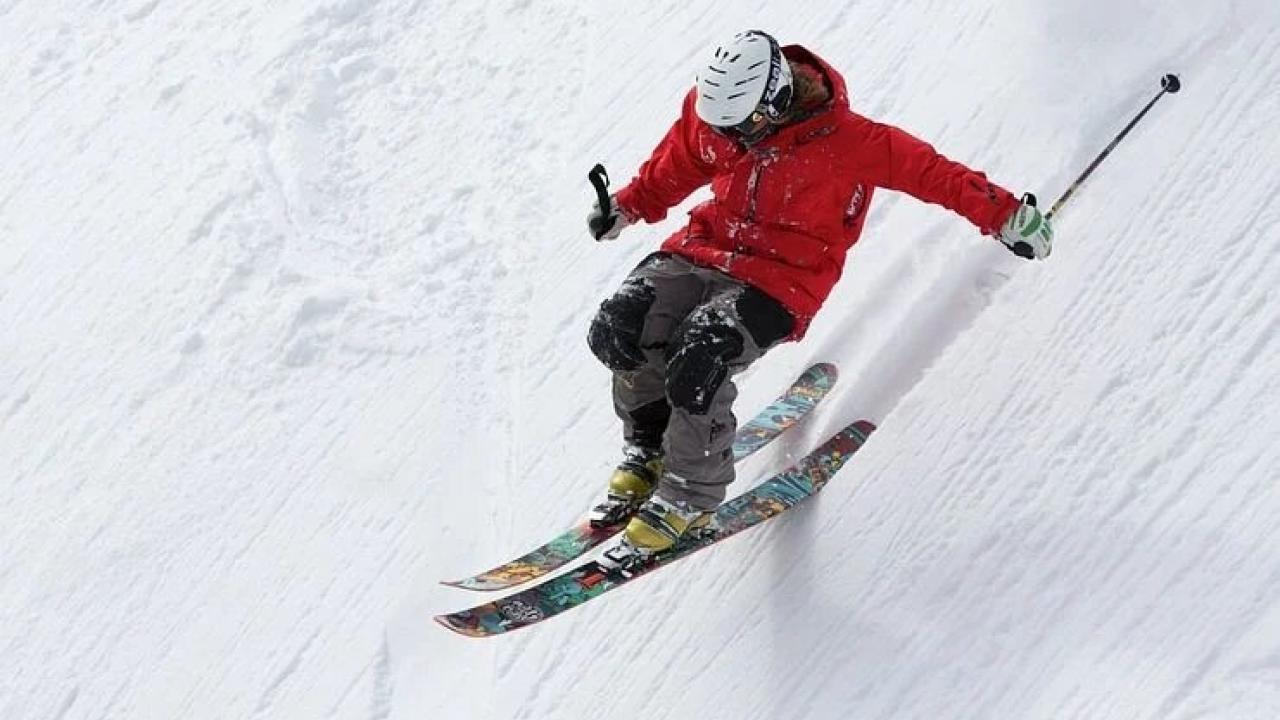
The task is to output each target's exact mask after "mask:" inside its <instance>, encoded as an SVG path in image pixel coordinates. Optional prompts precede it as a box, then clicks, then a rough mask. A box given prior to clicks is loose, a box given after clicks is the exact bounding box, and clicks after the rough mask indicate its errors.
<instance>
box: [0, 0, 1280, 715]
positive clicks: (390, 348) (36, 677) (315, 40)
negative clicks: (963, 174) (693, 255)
mask: <svg viewBox="0 0 1280 720" xmlns="http://www.w3.org/2000/svg"><path fill="white" fill-rule="evenodd" d="M636 5H643V7H639V8H637V7H635V6H636ZM1175 5H1176V7H1174V6H1175ZM746 27H761V28H765V29H770V30H772V31H774V32H775V33H776V34H778V35H779V36H781V37H782V38H783V39H784V41H789V42H792V41H793V42H801V43H804V44H806V45H808V46H810V47H811V48H812V49H814V50H815V51H817V52H819V53H820V54H822V55H824V56H825V57H827V58H828V59H829V60H830V61H832V62H833V63H834V64H835V65H836V66H838V67H840V68H842V69H844V70H845V72H846V74H847V76H848V79H849V83H850V89H851V93H852V95H853V98H854V103H855V105H856V106H857V107H858V108H859V109H861V110H862V111H863V112H865V113H866V114H869V115H872V116H875V117H879V118H883V119H885V120H889V121H892V122H895V123H898V124H900V125H903V126H905V127H907V128H908V129H910V130H912V131H914V132H916V133H917V134H919V135H921V136H923V137H926V138H928V139H929V140H931V141H932V142H934V143H935V144H936V145H937V146H938V147H939V148H940V149H941V150H943V151H944V152H945V153H947V154H949V155H951V156H953V157H956V158H958V159H962V160H965V161H968V162H970V163H972V164H973V165H975V166H977V167H981V168H983V169H985V170H987V171H988V172H989V173H990V174H991V175H992V176H993V177H994V178H995V179H996V180H997V181H999V182H1001V183H1003V184H1005V185H1006V186H1009V187H1011V188H1013V189H1015V190H1017V191H1023V190H1034V191H1037V192H1039V193H1040V195H1041V197H1042V198H1045V199H1046V200H1047V199H1051V198H1052V197H1054V196H1055V195H1056V194H1057V193H1059V192H1061V191H1062V190H1063V189H1064V188H1065V187H1066V185H1067V184H1068V183H1069V182H1070V180H1071V179H1072V177H1074V175H1075V173H1076V172H1078V170H1079V169H1080V168H1081V167H1082V166H1083V165H1084V164H1085V163H1087V162H1088V160H1089V159H1090V158H1091V157H1092V156H1093V155H1094V153H1096V152H1097V150H1098V149H1100V148H1101V147H1102V146H1103V145H1104V144H1105V143H1106V142H1107V141H1108V139H1109V138H1110V137H1111V136H1112V134H1113V133H1114V132H1115V131H1116V130H1117V129H1118V128H1119V127H1120V126H1122V125H1123V123H1124V122H1125V120H1126V119H1127V117H1128V116H1129V115H1130V114H1131V113H1132V112H1133V111H1134V110H1135V109H1136V108H1137V107H1139V106H1140V105H1141V104H1142V103H1143V102H1145V101H1146V99H1147V98H1149V97H1150V96H1151V95H1152V94H1153V93H1154V92H1155V91H1156V90H1157V81H1158V79H1159V76H1160V75H1161V74H1162V73H1164V72H1169V71H1176V72H1180V73H1181V75H1182V78H1183V80H1184V82H1185V84H1186V85H1185V88H1184V90H1183V92H1182V93H1181V94H1180V95H1178V96H1176V97H1174V98H1168V99H1166V100H1164V101H1162V104H1161V105H1160V106H1158V107H1157V109H1156V110H1155V111H1154V112H1153V114H1152V116H1151V117H1150V119H1149V120H1148V121H1146V122H1145V123H1144V125H1143V126H1142V127H1140V128H1139V129H1138V130H1137V131H1136V132H1135V133H1134V135H1133V136H1131V138H1130V139H1129V140H1127V141H1126V142H1125V144H1124V145H1123V146H1121V148H1120V149H1119V150H1118V151H1117V152H1116V153H1115V154H1114V155H1113V156H1112V158H1111V159H1110V160H1108V161H1107V164H1106V165H1104V166H1103V168H1102V169H1101V170H1100V171H1099V173H1098V174H1097V175H1096V176H1095V177H1094V178H1093V179H1092V180H1091V181H1090V183H1089V184H1088V185H1087V186H1086V187H1085V188H1084V190H1083V191H1082V192H1081V194H1080V195H1079V196H1077V197H1076V198H1075V199H1074V200H1073V201H1072V204H1071V205H1070V206H1069V207H1068V208H1067V210H1066V211H1065V212H1064V213H1063V214H1062V215H1061V217H1060V222H1059V224H1058V238H1059V239H1058V243H1059V244H1058V247H1057V250H1056V251H1055V253H1054V256H1053V258H1052V259H1051V260H1050V261H1048V262H1046V263H1043V264H1027V263H1023V262H1021V261H1018V260H1017V259H1015V258H1013V257H1011V256H1009V255H1008V254H1007V253H1005V252H1004V251H1003V250H1002V249H1001V248H999V247H997V246H995V245H994V244H993V243H992V242H991V241H989V240H985V239H983V238H980V237H977V236H976V235H975V233H974V232H973V231H972V229H971V228H969V227H968V226H967V225H966V224H965V223H964V222H963V221H961V220H958V219H956V218H954V217H952V216H950V215H948V214H947V213H946V212H945V211H942V210H939V209H937V208H933V207H926V206H922V205H920V204H919V203H917V202H915V201H913V200H911V199H909V198H902V197H898V196H894V195H893V194H891V193H885V194H883V195H882V196H880V198H879V201H878V205H877V206H876V207H875V208H874V209H873V212H872V215H871V218H870V221H869V223H868V228H867V232H866V235H865V238H864V241H863V242H862V243H861V244H860V245H859V246H858V247H857V248H856V249H855V251H854V253H853V255H852V257H851V261H850V263H849V267H848V271H847V273H846V277H845V278H844V280H843V281H842V283H841V285H840V286H839V287H838V289H837V291H836V293H835V294H834V296H833V297H832V299H831V301H830V303H829V305H828V308H827V310H826V311H825V312H824V314H823V315H821V316H820V317H819V319H818V321H817V323H816V324H815V326H814V328H813V331H812V332H811V335H810V337H809V338H808V339H807V340H806V341H805V342H804V343H802V344H797V345H791V346H787V347H784V348H782V349H780V350H778V351H775V352H774V353H773V354H772V355H771V356H770V357H769V358H768V359H767V360H766V361H765V362H764V363H762V364H761V365H760V366H759V368H758V369H753V371H752V372H751V373H749V374H748V375H746V376H744V377H743V378H742V384H743V396H742V400H741V402H742V404H743V406H744V408H746V407H755V406H756V405H758V404H759V403H760V402H763V401H764V400H765V399H767V398H769V397H771V396H772V395H773V394H775V393H776V392H777V391H778V390H779V389H780V388H781V387H783V386H784V385H785V384H786V382H787V381H789V380H790V379H791V378H792V377H793V376H794V375H795V374H796V373H797V372H799V371H800V370H801V369H803V368H804V367H805V366H806V365H808V364H809V363H810V362H812V361H817V360H829V361H834V362H836V363H838V364H839V365H840V366H841V368H842V371H843V379H842V381H841V383H840V385H839V386H838V388H837V391H836V392H835V394H834V395H833V398H832V399H831V400H828V402H827V404H826V405H824V407H823V409H822V410H821V411H820V412H819V413H818V414H817V416H816V417H814V418H813V419H812V421H811V422H809V423H808V424H807V425H806V426H805V427H804V428H802V429H801V431H799V432H796V433H795V434H794V435H793V436H790V437H788V439H787V440H786V441H782V442H779V444H778V445H779V447H778V448H777V449H776V451H770V452H767V453H762V455H761V456H760V457H758V458H753V459H752V460H751V461H750V462H749V463H748V464H746V465H745V470H744V476H750V477H755V476H758V475H759V474H761V473H764V472H767V471H768V470H769V469H770V468H774V467H777V466H780V465H782V464H784V463H785V462H786V458H787V455H788V454H794V453H797V452H801V451H803V450H804V449H806V448H807V447H809V446H811V445H812V444H813V443H815V442H817V441H818V440H819V439H820V438H822V437H824V436H825V435H826V434H827V433H829V432H830V431H831V430H833V429H835V428H836V427H838V426H840V425H843V424H844V423H845V422H847V421H849V420H852V419H855V418H857V417H869V418H871V419H873V420H875V421H877V422H878V423H879V424H880V425H881V430H880V431H879V433H878V434H877V435H876V436H875V437H874V438H873V439H872V442H871V443H869V444H868V446H867V447H866V448H864V450H863V451H862V453H861V454H860V455H859V457H858V458H857V459H856V460H855V461H854V462H853V464H852V465H851V466H850V467H849V468H848V469H846V470H845V471H844V472H842V473H841V474H840V475H839V476H838V477H837V478H836V479H835V480H834V481H833V483H832V484H831V485H830V486H829V487H828V488H827V490H826V491H824V494H823V496H822V497H821V498H819V499H818V500H817V501H815V502H813V503H812V504H811V505H810V506H809V507H807V508H805V509H804V510H803V511H801V512H798V513H796V514H794V515H793V516H791V517H787V518H785V519H781V520H779V521H778V522H776V523H774V525H773V526H772V527H767V528H762V529H760V530H757V531H753V532H752V533H750V534H749V535H744V536H743V537H742V538H740V539H737V540H735V541H733V542H731V543H727V544H725V545H724V546H722V547H721V548H718V549H716V550H715V551H711V552H708V553H706V554H704V555H702V556H700V557H698V558H697V559H696V560H690V561H688V562H686V563H682V564H681V565H680V566H676V567H673V568H671V569H670V570H665V571H663V572H662V573H660V574H658V575H655V576H653V577H651V578H646V579H644V580H643V581H641V582H639V583H637V584H636V585H634V586H632V587H630V588H629V589H626V590H623V591H619V592H618V593H617V594H616V595H610V596H609V597H608V598H607V599H602V600H600V601H599V602H596V603H592V604H591V605H589V606H587V607H585V608H582V609H581V610H578V611H575V612H573V613H570V614H569V615H566V616H565V617H564V618H561V619H557V620H555V621H553V622H550V623H548V624H547V625H545V626H542V627H539V628H537V629H535V630H530V631H527V632H525V633H521V634H519V635H516V636H512V637H510V638H504V639H501V640H496V641H488V642H480V641H475V640H469V639H465V638H460V637H457V636H454V635H451V634H449V633H447V632H445V631H443V630H441V629H440V628H438V627H436V626H435V625H434V624H432V623H431V622H430V617H431V615H432V614H434V613H437V612H440V611H446V610H452V609H456V608H459V607H463V606H466V605H468V604H471V603H472V602H474V601H475V600H476V599H477V597H476V596H474V595H469V594H465V593H462V592H461V591H457V590H452V589H448V588H443V587H439V586H437V585H436V584H435V583H436V581H437V580H440V579H444V578H450V577H454V576H457V575H459V574H465V573H467V572H470V571H474V570H477V569H480V568H483V567H486V566H488V565H490V564H492V563H493V562H496V561H500V560H503V559H506V558H508V557H509V556H511V554H512V553H513V552H516V551H522V550H524V549H527V547H529V546H531V545H534V544H536V543H538V542H540V541H542V540H544V539H546V537H547V536H548V535H549V533H551V532H552V531H555V530H558V529H560V528H561V527H563V526H564V525H566V524H567V523H569V522H571V521H572V520H574V519H575V518H576V517H577V516H578V515H579V513H581V512H582V511H584V510H585V509H586V508H587V506H588V505H589V503H590V502H591V500H592V499H593V498H594V496H595V494H596V493H597V492H598V490H599V486H600V482H601V481H602V479H603V478H604V476H605V474H606V473H607V471H608V468H609V466H610V464H611V460H612V458H613V455H614V454H615V452H616V450H615V448H616V444H617V440H616V428H615V426H614V422H613V420H612V417H611V412H610V410H609V406H608V400H607V396H606V393H607V390H606V380H607V377H606V374H605V372H604V371H603V370H602V369H601V368H600V367H599V366H598V365H597V364H596V363H595V362H594V360H593V359H592V358H591V357H590V356H589V353H588V352H587V350H586V347H585V342H584V340H583V334H584V331H585V328H586V323H587V321H588V319H589V317H590V315H591V313H592V311H593V309H594V307H595V305H596V304H597V303H598V301H599V300H600V299H601V298H602V297H604V296H605V295H606V294H607V293H608V292H610V291H611V289H612V288H613V287H614V286H615V285H616V283H617V282H618V281H619V279H620V278H621V277H622V276H623V275H624V274H625V272H626V271H627V270H628V269H629V267H630V266H631V265H632V264H633V263H634V262H636V261H637V260H638V259H639V258H640V257H642V256H643V255H644V254H645V253H646V252H647V251H648V250H650V249H651V248H652V247H653V245H654V244H655V243H656V242H658V241H659V240H660V239H661V238H663V237H665V234H666V233H667V232H669V231H670V230H671V229H673V228H674V227H676V225H677V223H678V222H679V219H680V217H679V216H680V214H679V213H673V218H672V219H671V220H669V221H668V222H666V223H664V224H663V225H661V226H659V227H651V228H640V229H632V230H630V231H628V233H627V234H626V235H624V239H623V240H622V241H621V242H619V243H615V244H611V245H606V246H597V245H595V244H594V243H592V242H591V241H590V240H589V239H588V238H587V237H586V234H585V232H584V231H583V217H584V215H585V212H586V210H587V209H588V206H589V203H590V191H589V187H588V186H587V185H586V182H585V172H586V170H587V169H588V168H589V167H590V166H591V164H592V163H594V162H595V161H597V160H604V161H606V162H607V163H608V165H609V167H610V168H611V169H612V171H613V174H614V176H615V178H616V179H617V180H618V181H619V182H620V181H622V180H624V179H625V178H626V177H627V176H628V175H629V174H630V173H631V172H632V171H633V170H634V168H635V167H636V165H637V164H638V163H639V162H640V161H641V160H642V159H643V158H644V157H645V156H646V155H647V153H648V151H649V149H650V148H651V147H652V145H653V144H654V142H656V140H657V139H658V137H659V136H660V135H661V133H662V132H663V131H664V129H665V128H666V126H667V124H668V123H669V122H670V120H671V118H672V117H673V115H674V112H675V109H676V104H677V102H678V100H679V98H680V96H681V94H682V93H683V92H684V91H685V89H686V88H687V87H688V83H689V82H690V80H691V78H692V74H693V64H694V62H695V59H696V58H697V57H698V56H699V53H700V52H702V51H703V50H704V49H705V47H706V46H707V45H708V44H709V43H710V42H712V41H715V40H718V39H720V38H722V37H724V36H725V35H726V34H730V33H732V32H734V31H737V30H740V29H743V28H746ZM0 51H2V53H3V57H4V58H5V59H6V62H5V63H4V65H3V66H2V67H0V88H3V90H0V92H2V93H3V100H4V102H3V103H0V467H2V468H3V475H0V503H2V505H0V506H2V507H4V508H5V510H6V513H5V514H6V517H5V520H4V521H3V522H0V548H2V551H0V717H3V718H19V719H24V720H25V719H27V718H31V719H35V718H60V719H63V720H73V719H79V718H156V719H161V718H165V719H167V718H177V717H182V718H325V717H332V718H344V719H345V718H360V719H365V718H371V719H372V718H377V719H399V718H406V719H407V718H423V717H431V718H495V719H496V718H524V719H541V718H573V717H594V716H607V717H618V718H632V717H637V718H638V717H647V718H683V717H733V718H748V719H759V720H764V719H765V718H837V717H839V718H843V717H859V718H1089V719H1091V720H1092V719H1095V718H1152V719H1156V718H1160V719H1166V718H1174V719H1177V720H1190V719H1192V718H1230V719H1232V720H1236V719H1240V718H1246V719H1252V718H1258V719H1262V718H1274V717H1276V716H1278V715H1280V555H1278V554H1277V552H1276V548H1277V547H1280V522H1277V520H1276V518H1278V517H1280V490H1277V489H1276V482H1275V481H1276V480H1277V479H1278V478H1280V443H1278V442H1277V437H1280V409H1278V408H1280V310H1278V309H1277V307H1278V305H1277V303H1278V301H1280V290H1278V289H1277V288H1280V234H1277V231H1276V228H1277V227H1278V226H1280V201H1277V200H1276V196H1277V194H1280V173H1278V172H1277V168H1280V131H1277V120H1280V84H1278V83H1277V81H1276V78H1277V77H1280V10H1278V9H1277V7H1276V4H1275V3H1274V2H1273V1H1272V0H1224V1H1221V2H1207V1H1202V2H1195V1H1193V2H1186V3H1169V2H1161V1H1157V0H1131V1H1129V2H1120V3H1116V2H1103V0H1081V1H1079V2H1072V3H1055V2H1049V1H1048V0H1029V1H1028V2H1021V3H1012V4H1011V3H1000V2H996V1H995V0H974V1H973V2H964V3H948V2H941V1H940V0H920V1H917V2H909V3H904V2H892V1H890V0H867V1H866V2H860V3H844V2H831V1H828V0H822V1H820V2H813V3H807V4H804V5H803V6H789V5H786V4H783V3H760V2H755V3H735V4H732V5H731V4H729V3H710V2H705V1H701V0H699V1H696V2H681V3H675V2H671V3H648V4H636V3H577V2H550V3H529V2H520V1H514V0H513V1H503V2H492V3H452V4H451V3H441V2H432V1H431V0H383V1H381V2H377V1H375V0H328V1H325V2H303V1H302V0H283V1H281V2H274V3H251V2H247V1H245V0H215V1H214V2H195V1H194V0H165V1H164V2H160V1H159V0H129V1H127V2H119V3H96V4H93V6H92V7H85V5H84V4H83V3H75V2H68V1H67V0H61V1H57V0H50V1H47V2H35V1H34V0H27V2H22V1H21V0H0Z"/></svg>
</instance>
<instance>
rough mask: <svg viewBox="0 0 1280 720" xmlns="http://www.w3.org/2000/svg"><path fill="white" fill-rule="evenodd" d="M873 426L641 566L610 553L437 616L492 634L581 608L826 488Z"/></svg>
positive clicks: (734, 504) (857, 429) (844, 434)
mask: <svg viewBox="0 0 1280 720" xmlns="http://www.w3.org/2000/svg"><path fill="white" fill-rule="evenodd" d="M874 430H875V425H873V424H871V423H870V422H867V421H866V420H860V421H858V422H856V423H854V424H852V425H850V426H848V427H846V428H845V429H844V430H841V431H840V432H839V433H837V434H836V435H835V436H833V437H832V438H831V439H830V440H828V441H827V442H825V443H823V444H822V446H821V447H819V448H818V449H817V450H814V451H813V452H812V453H810V454H808V455H806V456H805V457H804V458H803V459H801V460H800V462H798V463H796V464H795V465H794V466H792V467H790V468H788V469H787V470H784V471H783V472H781V473H778V474H777V475H774V476H773V477H771V478H769V479H768V480H765V481H764V482H762V483H760V484H759V485H757V486H755V487H754V488H752V489H751V490H748V491H747V492H745V493H743V494H742V495H739V496H738V497H736V498H734V499H732V500H730V501H728V502H726V503H725V504H724V505H721V506H720V508H719V509H718V510H717V511H716V514H715V519H714V520H712V522H711V525H710V526H708V528H707V529H706V530H705V531H703V532H702V533H700V534H699V535H698V536H697V537H693V538H687V539H685V540H682V541H681V542H680V543H678V544H677V545H676V546H675V547H674V548H672V549H671V550H670V551H668V552H665V553H660V554H658V555H655V556H653V557H652V558H649V559H648V560H647V561H645V562H644V564H642V565H639V566H636V565H631V564H629V565H627V566H626V568H625V569H624V568H623V567H621V566H619V565H617V564H616V563H614V562H612V561H610V560H608V559H607V558H604V559H601V560H593V561H590V562H586V563H583V564H582V565H580V566H578V567H577V568H575V569H573V570H571V571H569V572H568V573H565V574H564V575H560V576H559V577H554V578H551V579H549V580H546V581H544V582H542V583H540V584H538V585H535V586H533V587H531V588H528V589H527V590H523V591H521V592H518V593H515V594H514V595H509V596H507V597H505V598H501V599H499V600H494V601H493V602H489V603H485V604H483V605H478V606H476V607H473V608H471V609H469V610H461V611H459V612H455V613H450V614H448V615H439V616H436V618H435V620H436V622H438V623H440V624H441V625H443V626H445V627H447V628H449V629H450V630H453V631H454V632H457V633H460V634H462V635H468V636H471V637H488V636H491V635H501V634H503V633H507V632H511V631H512V630H519V629H520V628H523V627H528V626H530V625H533V624H535V623H538V622H542V621H543V620H546V619H547V618H550V617H554V616H556V615H559V614H560V613H562V612H565V611H566V610H571V609H573V608H575V607H578V606H579V605H581V604H583V603H585V602H587V601H589V600H591V599H592V598H596V597H599V596H600V595H603V594H604V593H606V592H608V591H610V590H612V589H614V588H616V587H619V586H621V585H625V584H626V583H628V582H630V581H632V580H634V579H636V578H638V577H640V576H642V575H645V574H647V573H649V572H651V571H653V570H656V569H657V568H660V567H663V566H664V565H670V564H671V563H673V562H675V561H677V560H679V559H680V558H683V557H685V556H687V555H690V554H692V553H694V552H697V551H698V550H701V549H702V548H705V547H707V546H708V545H712V544H715V543H717V542H720V541H721V540H724V539H725V538H728V537H732V536H733V535H736V534H737V533H739V532H742V531H743V530H746V529H748V528H750V527H754V526H756V525H759V524H760V523H762V522H764V521H766V520H768V519H770V518H772V517H775V516H777V515H779V514H781V513H783V512H785V511H786V510H788V509H790V508H792V507H794V506H795V505H797V504H798V503H800V502H801V501H803V500H804V499H806V498H808V497H810V496H812V495H813V494H814V493H816V492H818V491H819V490H821V489H822V487H823V486H824V485H826V483H827V481H828V480H830V479H831V476H832V475H834V474H835V473H836V472H837V471H839V470H840V468H841V467H842V466H843V465H844V463H845V462H846V461H847V460H848V459H849V458H850V457H851V456H852V455H853V453H854V452H856V451H857V450H858V448H860V447H862V444H863V443H864V442H866V439H867V436H868V435H870V434H871V432H872V431H874ZM606 555H608V553H606Z"/></svg>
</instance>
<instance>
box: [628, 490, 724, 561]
mask: <svg viewBox="0 0 1280 720" xmlns="http://www.w3.org/2000/svg"><path fill="white" fill-rule="evenodd" d="M712 514H713V513H712V512H711V511H710V510H692V509H690V508H689V507H688V506H686V505H685V504H684V503H678V502H674V503H673V502H668V501H667V500H664V499H663V498H662V496H661V495H655V496H653V497H652V498H650V499H649V501H648V502H646V503H645V504H644V505H642V506H641V507H640V510H639V511H638V512H637V513H636V515H635V517H633V518H631V522H629V523H627V529H626V530H623V531H622V537H623V540H624V541H625V542H626V543H627V544H628V545H630V546H631V547H632V548H633V549H634V550H635V551H637V552H639V553H640V554H642V555H652V554H654V553H660V552H663V551H666V550H670V549H671V548H672V546H674V545H675V544H676V541H678V540H679V539H680V538H682V537H684V536H685V535H687V534H689V533H690V532H692V531H695V530H698V529H699V528H703V527H706V526H707V524H709V523H710V522H711V517H712Z"/></svg>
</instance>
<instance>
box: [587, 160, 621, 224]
mask: <svg viewBox="0 0 1280 720" xmlns="http://www.w3.org/2000/svg"><path fill="white" fill-rule="evenodd" d="M587 179H588V180H590V181H591V186H592V187H594V188H595V189H596V203H597V205H598V207H599V208H600V217H598V218H592V219H591V234H592V235H593V236H595V239H596V240H599V239H600V238H601V237H603V236H604V234H605V233H607V232H609V231H610V230H612V229H613V224H614V223H616V222H617V221H618V219H617V218H616V217H614V216H613V215H612V214H610V211H611V210H612V209H613V203H612V202H610V201H609V173H608V172H607V171H606V170H605V169H604V165H601V164H600V163H596V166H595V167H593V168H591V172H589V173H587Z"/></svg>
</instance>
